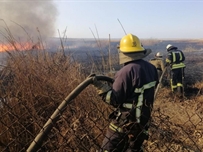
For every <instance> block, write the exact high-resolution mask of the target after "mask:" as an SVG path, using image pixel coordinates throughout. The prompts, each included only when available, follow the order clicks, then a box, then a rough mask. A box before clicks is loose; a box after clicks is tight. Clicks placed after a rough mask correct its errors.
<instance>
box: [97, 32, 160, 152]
mask: <svg viewBox="0 0 203 152" xmlns="http://www.w3.org/2000/svg"><path fill="white" fill-rule="evenodd" d="M118 49H119V62H120V64H123V65H124V66H123V67H122V68H121V69H120V70H119V71H118V72H117V73H116V75H115V79H114V80H115V81H114V83H113V85H112V87H110V86H108V85H107V84H103V83H101V82H100V81H96V80H95V82H94V83H93V85H94V86H95V87H96V88H97V91H98V94H99V95H100V96H102V99H103V100H104V102H106V103H107V104H110V105H112V106H114V107H115V111H114V112H113V113H111V114H110V115H109V119H110V120H111V123H110V124H109V127H108V129H107V132H106V135H105V138H104V140H103V143H102V146H101V150H100V151H101V152H112V151H115V152H121V151H137V152H138V151H142V144H143V142H144V140H147V139H148V128H149V122H150V118H151V111H152V107H153V102H154V92H155V87H156V85H157V84H158V74H157V70H156V68H155V66H154V65H152V64H151V63H149V62H147V61H145V60H143V58H144V57H146V56H147V55H148V54H150V53H151V50H150V49H145V48H144V47H143V46H142V45H141V43H140V40H139V38H138V37H137V36H135V35H133V34H128V35H125V36H124V37H123V38H122V39H121V40H120V46H119V47H118Z"/></svg>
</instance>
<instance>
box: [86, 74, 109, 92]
mask: <svg viewBox="0 0 203 152" xmlns="http://www.w3.org/2000/svg"><path fill="white" fill-rule="evenodd" d="M94 76H95V75H94V74H91V75H90V76H89V77H94ZM92 85H94V87H95V88H96V89H97V93H98V94H99V95H103V94H104V93H107V92H108V91H109V90H111V87H110V86H109V85H108V84H107V83H103V82H101V81H98V80H97V79H96V77H94V78H93V82H92Z"/></svg>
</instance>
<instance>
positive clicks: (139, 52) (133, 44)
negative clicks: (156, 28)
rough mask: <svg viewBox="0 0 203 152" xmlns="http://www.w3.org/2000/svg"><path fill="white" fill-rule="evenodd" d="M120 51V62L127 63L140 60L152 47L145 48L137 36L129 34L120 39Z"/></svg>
mask: <svg viewBox="0 0 203 152" xmlns="http://www.w3.org/2000/svg"><path fill="white" fill-rule="evenodd" d="M117 48H118V49H119V50H120V51H119V63H120V64H123V63H127V62H130V61H134V60H139V59H142V58H144V57H146V56H147V55H149V54H150V53H151V52H152V51H151V49H145V48H144V47H143V46H142V45H141V43H140V40H139V38H138V37H137V36H135V35H132V34H128V35H126V36H124V37H123V38H122V39H121V40H120V45H119V47H117Z"/></svg>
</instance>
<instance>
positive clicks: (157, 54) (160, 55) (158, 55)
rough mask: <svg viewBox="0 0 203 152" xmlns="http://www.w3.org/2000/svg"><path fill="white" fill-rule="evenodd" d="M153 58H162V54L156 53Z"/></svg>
mask: <svg viewBox="0 0 203 152" xmlns="http://www.w3.org/2000/svg"><path fill="white" fill-rule="evenodd" d="M155 56H156V57H162V56H163V54H162V53H160V52H157V53H156V55H155Z"/></svg>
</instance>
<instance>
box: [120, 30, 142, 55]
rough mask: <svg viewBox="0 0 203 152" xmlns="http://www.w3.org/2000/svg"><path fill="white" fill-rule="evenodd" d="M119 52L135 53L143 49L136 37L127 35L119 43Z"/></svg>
mask: <svg viewBox="0 0 203 152" xmlns="http://www.w3.org/2000/svg"><path fill="white" fill-rule="evenodd" d="M120 51H121V52H122V53H135V52H142V51H145V49H144V48H143V47H142V45H141V43H140V40H139V38H138V37H137V36H135V35H132V34H128V35H126V36H124V37H123V38H122V39H121V41H120Z"/></svg>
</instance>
